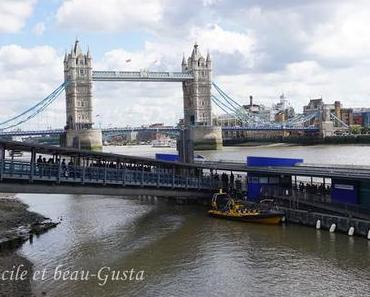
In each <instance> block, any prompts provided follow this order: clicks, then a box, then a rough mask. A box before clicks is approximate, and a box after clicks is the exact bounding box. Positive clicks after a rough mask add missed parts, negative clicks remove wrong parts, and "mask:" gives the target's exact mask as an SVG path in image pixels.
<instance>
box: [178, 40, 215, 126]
mask: <svg viewBox="0 0 370 297" xmlns="http://www.w3.org/2000/svg"><path fill="white" fill-rule="evenodd" d="M183 61H184V59H183ZM182 66H183V67H182V71H183V72H185V71H190V72H192V74H193V76H194V80H192V81H186V82H183V91H184V120H185V125H186V126H211V125H212V118H211V114H212V110H211V86H212V68H211V58H210V55H209V53H208V55H207V60H206V59H204V57H203V56H202V55H201V53H200V51H199V48H198V44H196V43H195V44H194V48H193V51H192V53H191V56H190V57H189V58H188V63H187V65H186V66H185V65H184V64H183V65H182ZM184 66H185V67H184Z"/></svg>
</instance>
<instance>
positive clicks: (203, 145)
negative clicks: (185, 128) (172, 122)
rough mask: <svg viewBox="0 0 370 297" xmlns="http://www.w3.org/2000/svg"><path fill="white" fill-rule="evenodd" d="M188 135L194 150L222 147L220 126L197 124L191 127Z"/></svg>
mask: <svg viewBox="0 0 370 297" xmlns="http://www.w3.org/2000/svg"><path fill="white" fill-rule="evenodd" d="M190 137H191V140H192V142H193V146H194V150H218V149H221V148H222V130H221V127H216V126H214V127H212V126H198V127H192V128H191V130H190Z"/></svg>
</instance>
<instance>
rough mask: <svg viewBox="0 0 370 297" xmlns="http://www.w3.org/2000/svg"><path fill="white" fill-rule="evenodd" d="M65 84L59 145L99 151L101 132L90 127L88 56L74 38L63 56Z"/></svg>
mask: <svg viewBox="0 0 370 297" xmlns="http://www.w3.org/2000/svg"><path fill="white" fill-rule="evenodd" d="M64 80H65V81H68V82H69V83H68V85H67V86H66V89H65V91H66V126H65V133H64V135H63V138H62V146H65V147H74V148H80V149H87V150H101V148H102V133H101V130H99V129H93V127H92V126H93V120H92V111H93V107H92V58H91V55H90V51H89V50H88V51H87V53H86V54H84V53H83V52H82V50H81V48H80V45H79V41H78V40H76V42H75V44H74V46H73V47H72V50H71V52H70V53H69V54H67V53H66V55H65V57H64Z"/></svg>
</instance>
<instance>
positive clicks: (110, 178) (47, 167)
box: [0, 159, 218, 190]
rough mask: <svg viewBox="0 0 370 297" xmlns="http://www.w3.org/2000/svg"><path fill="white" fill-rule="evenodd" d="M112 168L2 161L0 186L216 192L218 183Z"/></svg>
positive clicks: (204, 179)
mask: <svg viewBox="0 0 370 297" xmlns="http://www.w3.org/2000/svg"><path fill="white" fill-rule="evenodd" d="M147 170H148V169H146V168H141V169H140V168H138V169H134V170H133V169H129V168H109V167H107V166H105V167H94V166H78V165H64V164H48V163H31V162H27V161H15V160H11V159H3V160H0V182H1V181H4V180H12V181H15V182H18V181H19V182H22V181H23V182H24V181H29V182H33V181H38V182H45V183H57V184H58V183H79V184H91V185H93V184H94V185H122V186H139V187H158V188H159V187H160V188H172V189H189V190H190V189H191V190H213V189H216V188H217V187H218V183H217V181H216V180H214V179H213V178H212V177H211V176H184V175H178V174H176V172H175V171H174V170H172V172H171V170H169V171H168V172H162V171H161V170H158V169H157V168H152V169H150V171H147Z"/></svg>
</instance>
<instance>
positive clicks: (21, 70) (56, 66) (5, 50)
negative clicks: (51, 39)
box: [0, 45, 65, 128]
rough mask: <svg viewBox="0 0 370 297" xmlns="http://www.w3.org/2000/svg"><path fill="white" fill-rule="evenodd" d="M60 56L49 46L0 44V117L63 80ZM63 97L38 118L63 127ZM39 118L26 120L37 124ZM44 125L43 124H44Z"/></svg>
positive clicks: (30, 102) (32, 101) (16, 110)
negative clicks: (30, 46)
mask: <svg viewBox="0 0 370 297" xmlns="http://www.w3.org/2000/svg"><path fill="white" fill-rule="evenodd" d="M62 61H63V57H61V56H58V54H57V52H56V50H55V49H54V48H52V47H49V46H38V47H33V48H25V47H21V46H19V45H7V46H3V47H0V85H1V92H0V102H1V111H0V118H1V120H5V119H8V118H10V117H12V116H14V115H16V114H19V113H20V112H22V111H24V110H26V109H27V108H29V107H31V106H33V105H34V104H36V103H38V102H39V101H41V99H43V98H45V97H46V96H47V95H49V94H50V93H51V92H52V90H54V89H55V88H56V87H57V86H58V85H59V84H60V83H61V82H62V81H63V64H62ZM63 114H65V107H64V100H58V102H57V103H55V104H53V108H52V109H51V110H50V111H48V112H47V113H45V114H44V115H43V117H42V118H45V117H47V116H48V115H49V116H50V122H51V123H52V124H53V125H54V124H55V125H57V126H58V127H63V125H64V122H65V119H64V117H63V116H60V115H63ZM40 121H41V118H40V117H39V118H38V119H35V120H34V121H33V122H32V123H30V125H29V128H35V127H37V124H38V122H40ZM44 128H46V127H45V125H44Z"/></svg>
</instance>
